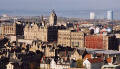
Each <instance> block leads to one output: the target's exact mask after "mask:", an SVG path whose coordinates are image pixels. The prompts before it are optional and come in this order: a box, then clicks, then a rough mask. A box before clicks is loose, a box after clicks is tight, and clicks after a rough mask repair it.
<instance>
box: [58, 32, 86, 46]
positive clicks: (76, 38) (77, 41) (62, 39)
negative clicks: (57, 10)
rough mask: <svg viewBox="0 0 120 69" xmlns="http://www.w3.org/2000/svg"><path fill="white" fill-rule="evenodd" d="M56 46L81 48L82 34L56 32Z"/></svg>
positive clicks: (82, 42)
mask: <svg viewBox="0 0 120 69" xmlns="http://www.w3.org/2000/svg"><path fill="white" fill-rule="evenodd" d="M58 44H59V45H64V46H71V47H80V48H83V47H84V33H83V32H81V31H75V30H58Z"/></svg>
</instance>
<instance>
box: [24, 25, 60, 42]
mask: <svg viewBox="0 0 120 69" xmlns="http://www.w3.org/2000/svg"><path fill="white" fill-rule="evenodd" d="M57 31H58V27H57V26H49V27H46V26H44V27H43V26H39V25H37V24H36V23H33V24H32V25H26V26H25V28H24V39H28V40H36V39H38V40H41V41H45V42H47V41H48V42H52V41H57Z"/></svg>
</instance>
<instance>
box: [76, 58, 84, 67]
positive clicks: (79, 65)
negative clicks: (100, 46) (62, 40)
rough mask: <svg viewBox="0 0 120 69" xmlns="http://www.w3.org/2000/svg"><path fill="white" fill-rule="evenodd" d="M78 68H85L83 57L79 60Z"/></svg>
mask: <svg viewBox="0 0 120 69" xmlns="http://www.w3.org/2000/svg"><path fill="white" fill-rule="evenodd" d="M77 68H83V60H82V59H78V60H77Z"/></svg>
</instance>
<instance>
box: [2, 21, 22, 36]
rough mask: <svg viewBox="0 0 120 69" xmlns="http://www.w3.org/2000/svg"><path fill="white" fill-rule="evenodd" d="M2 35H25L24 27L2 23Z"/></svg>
mask: <svg viewBox="0 0 120 69" xmlns="http://www.w3.org/2000/svg"><path fill="white" fill-rule="evenodd" d="M0 28H1V30H0V32H1V33H0V34H1V35H23V28H24V27H23V25H22V24H20V23H19V24H18V23H1V24H0Z"/></svg>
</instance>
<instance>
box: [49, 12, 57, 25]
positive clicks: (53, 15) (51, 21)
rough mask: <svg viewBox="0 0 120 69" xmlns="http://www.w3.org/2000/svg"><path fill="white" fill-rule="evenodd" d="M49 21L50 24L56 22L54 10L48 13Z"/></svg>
mask: <svg viewBox="0 0 120 69" xmlns="http://www.w3.org/2000/svg"><path fill="white" fill-rule="evenodd" d="M49 23H50V26H53V25H56V24H57V15H56V13H55V11H54V10H53V11H52V12H51V14H50V17H49Z"/></svg>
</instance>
